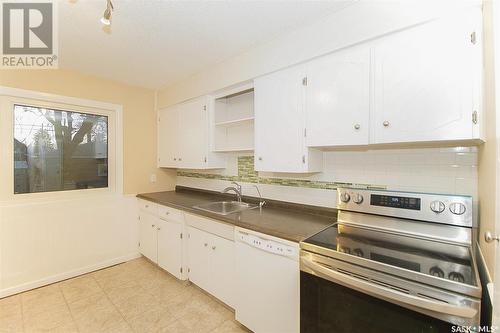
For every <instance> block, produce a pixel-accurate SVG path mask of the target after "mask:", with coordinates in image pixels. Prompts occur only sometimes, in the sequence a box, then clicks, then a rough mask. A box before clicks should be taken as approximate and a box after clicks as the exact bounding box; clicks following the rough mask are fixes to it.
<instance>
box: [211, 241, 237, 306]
mask: <svg viewBox="0 0 500 333" xmlns="http://www.w3.org/2000/svg"><path fill="white" fill-rule="evenodd" d="M210 245H211V247H210V251H211V258H210V268H211V276H212V287H211V290H209V291H210V292H211V293H212V294H213V295H214V296H215V297H217V298H218V299H220V300H221V301H223V302H224V303H226V304H227V305H229V306H231V307H234V294H235V289H234V288H235V283H234V278H235V271H234V268H235V262H234V261H235V246H234V241H230V240H227V239H225V238H222V237H218V236H212V240H211V242H210Z"/></svg>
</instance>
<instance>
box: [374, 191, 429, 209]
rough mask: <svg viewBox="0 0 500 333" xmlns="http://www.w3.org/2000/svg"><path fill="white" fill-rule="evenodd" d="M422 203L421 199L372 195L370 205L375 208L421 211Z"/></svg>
mask: <svg viewBox="0 0 500 333" xmlns="http://www.w3.org/2000/svg"><path fill="white" fill-rule="evenodd" d="M420 202H421V200H420V198H412V197H403V196H395V195H380V194H372V195H370V205H373V206H382V207H394V208H403V209H412V210H420Z"/></svg>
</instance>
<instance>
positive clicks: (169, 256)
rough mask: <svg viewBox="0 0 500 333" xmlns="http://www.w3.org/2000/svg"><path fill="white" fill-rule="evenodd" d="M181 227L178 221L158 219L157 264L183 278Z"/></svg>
mask: <svg viewBox="0 0 500 333" xmlns="http://www.w3.org/2000/svg"><path fill="white" fill-rule="evenodd" d="M182 229H183V225H182V224H180V223H178V222H171V221H165V220H160V221H159V230H158V266H160V267H161V268H163V269H164V270H166V271H167V272H169V273H170V274H172V275H174V276H175V277H177V278H178V279H182V278H183V270H184V269H183V267H182V237H183V236H182Z"/></svg>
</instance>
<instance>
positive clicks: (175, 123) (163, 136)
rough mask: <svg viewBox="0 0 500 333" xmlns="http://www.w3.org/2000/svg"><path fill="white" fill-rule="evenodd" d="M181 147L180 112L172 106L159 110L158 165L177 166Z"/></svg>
mask: <svg viewBox="0 0 500 333" xmlns="http://www.w3.org/2000/svg"><path fill="white" fill-rule="evenodd" d="M178 147H179V112H178V107H177V106H172V107H169V108H166V109H163V110H160V112H159V123H158V166H159V167H164V168H176V167H177V165H178V162H177V159H178V153H179V152H178Z"/></svg>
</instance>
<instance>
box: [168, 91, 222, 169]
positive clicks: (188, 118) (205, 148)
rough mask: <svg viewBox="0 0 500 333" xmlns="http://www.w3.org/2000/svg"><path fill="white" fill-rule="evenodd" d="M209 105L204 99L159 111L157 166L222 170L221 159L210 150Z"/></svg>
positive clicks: (208, 100) (200, 98)
mask: <svg viewBox="0 0 500 333" xmlns="http://www.w3.org/2000/svg"><path fill="white" fill-rule="evenodd" d="M210 105H211V103H210V99H209V97H208V96H203V97H199V98H195V99H192V100H189V101H187V102H184V103H181V104H177V105H175V106H173V107H169V108H166V109H162V110H160V112H159V126H158V166H159V167H165V168H184V169H215V168H224V167H225V163H224V158H223V157H222V156H219V155H217V154H214V153H212V152H211V151H210V140H209V139H210V132H209V131H210V116H211V115H210Z"/></svg>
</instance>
